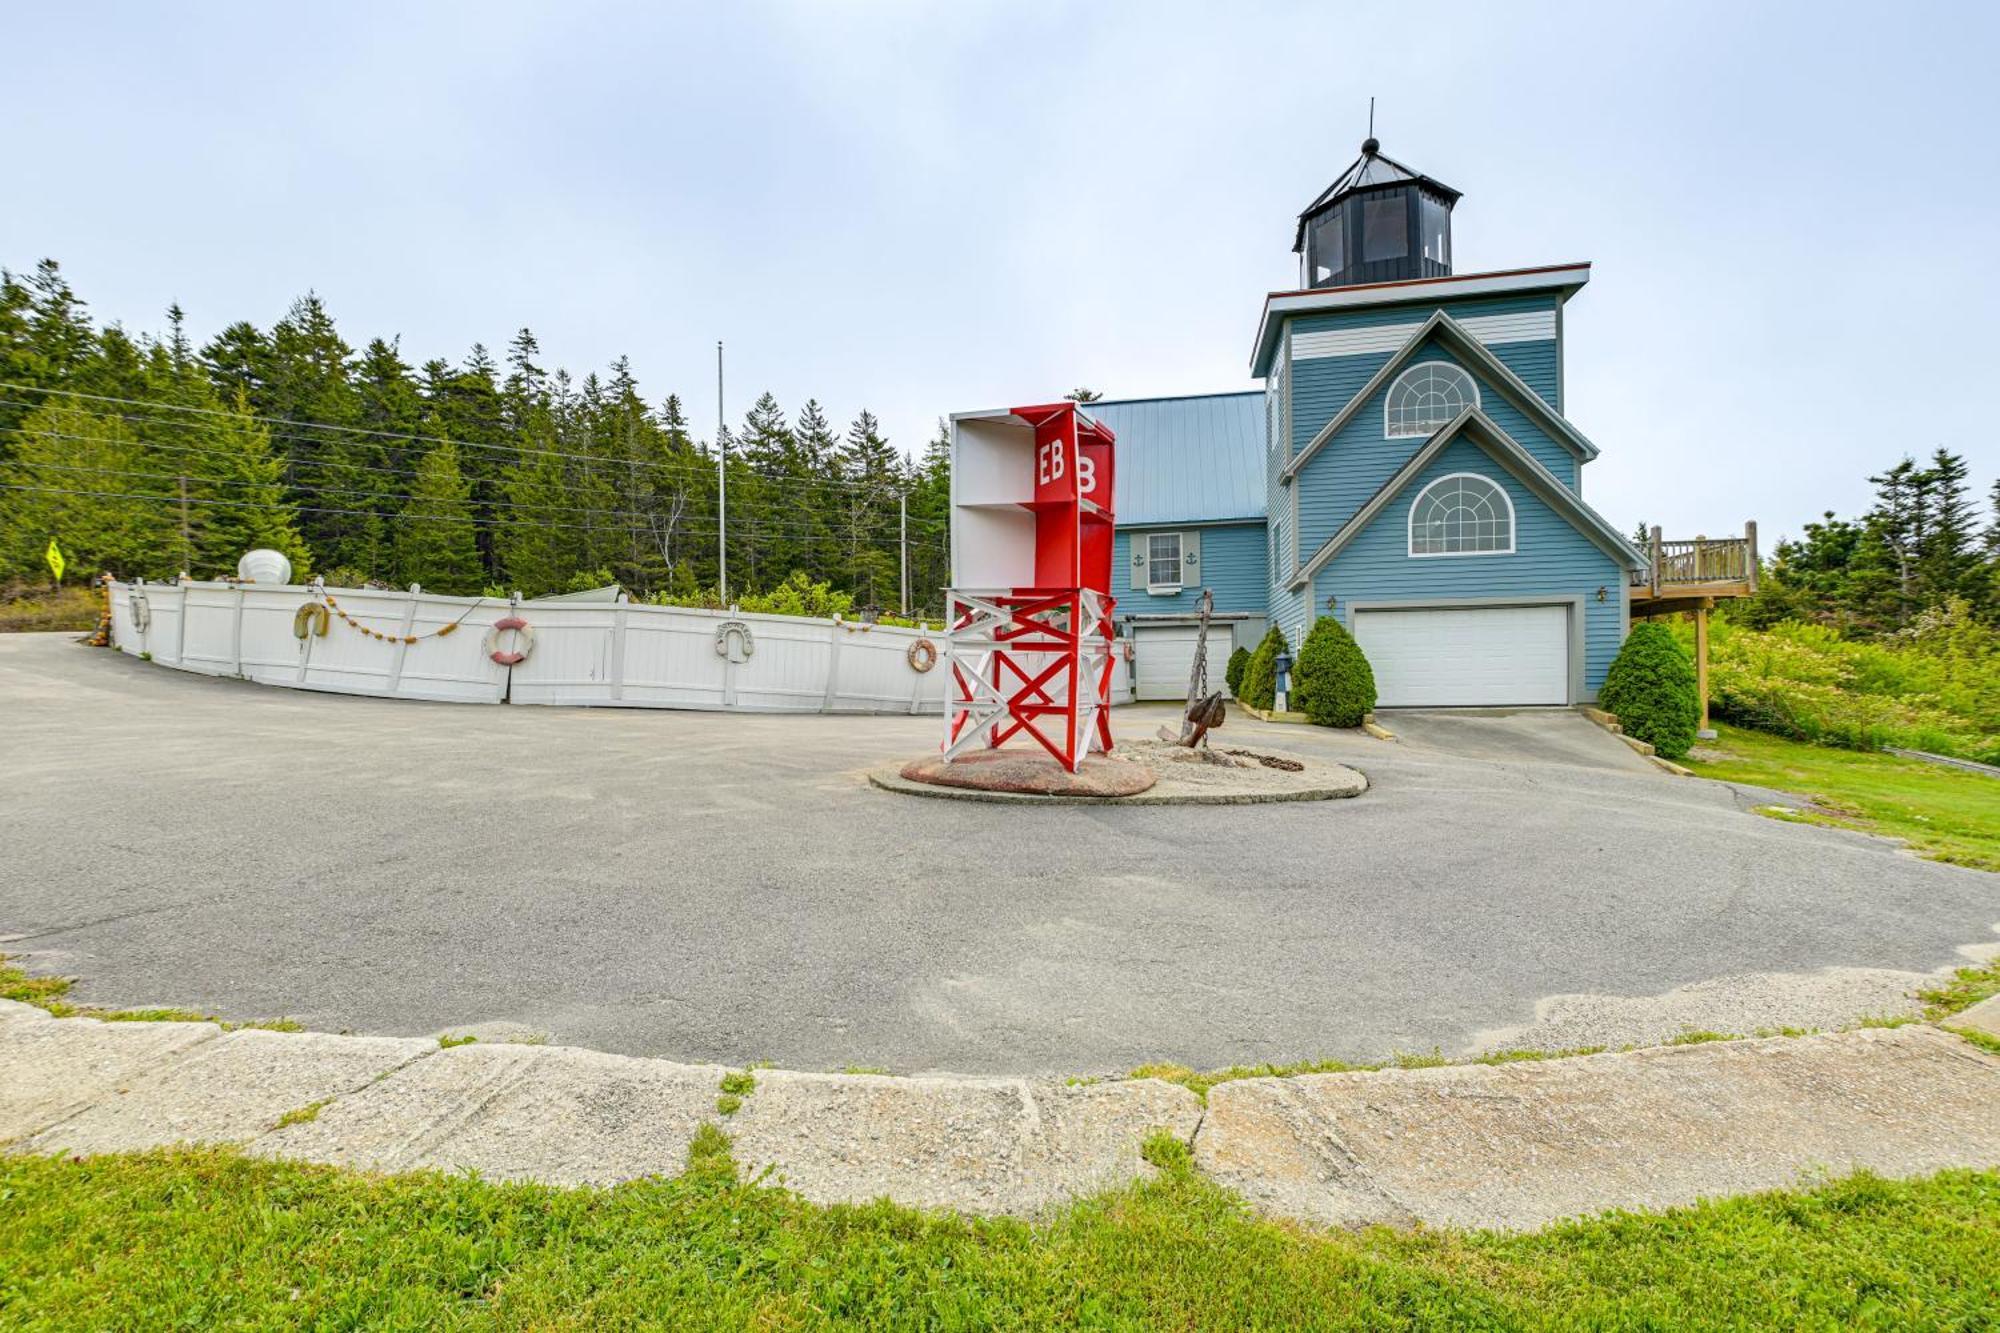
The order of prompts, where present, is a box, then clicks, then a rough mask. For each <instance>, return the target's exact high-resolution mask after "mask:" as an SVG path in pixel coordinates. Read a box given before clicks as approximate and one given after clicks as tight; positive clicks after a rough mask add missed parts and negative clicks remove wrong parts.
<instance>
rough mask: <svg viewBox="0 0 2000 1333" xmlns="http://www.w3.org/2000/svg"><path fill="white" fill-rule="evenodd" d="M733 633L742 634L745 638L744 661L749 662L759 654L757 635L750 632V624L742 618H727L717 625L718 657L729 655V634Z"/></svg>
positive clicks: (716, 650) (716, 652) (716, 648)
mask: <svg viewBox="0 0 2000 1333" xmlns="http://www.w3.org/2000/svg"><path fill="white" fill-rule="evenodd" d="M732 634H738V635H741V636H742V638H743V660H744V661H746V662H747V661H749V660H750V659H751V658H753V657H755V656H756V655H757V636H756V635H755V634H752V633H751V632H750V626H749V625H748V624H747V623H746V622H744V621H741V620H725V621H723V622H722V623H721V624H720V625H717V626H716V627H715V655H716V656H717V657H728V656H729V636H730V635H732Z"/></svg>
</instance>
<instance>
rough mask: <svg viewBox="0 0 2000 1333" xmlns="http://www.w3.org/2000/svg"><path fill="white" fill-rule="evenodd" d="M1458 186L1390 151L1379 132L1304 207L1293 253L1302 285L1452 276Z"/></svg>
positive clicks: (1336, 284) (1341, 285)
mask: <svg viewBox="0 0 2000 1333" xmlns="http://www.w3.org/2000/svg"><path fill="white" fill-rule="evenodd" d="M1458 197H1459V192H1458V191H1457V190H1454V189H1452V188H1451V187H1450V186H1449V185H1446V184H1445V183H1444V182H1443V181H1438V180H1433V179H1431V178H1430V177H1429V176H1426V175H1424V174H1423V173H1422V172H1420V171H1413V170H1411V169H1410V168H1409V167H1406V166H1404V165H1403V164H1402V163H1400V162H1398V161H1396V160H1395V159H1394V158H1392V157H1386V156H1384V155H1383V153H1382V145H1381V143H1380V142H1379V141H1378V140H1376V139H1374V138H1373V137H1370V138H1367V139H1364V140H1362V142H1361V156H1360V157H1358V158H1356V159H1355V161H1354V165H1352V166H1350V167H1349V168H1348V169H1347V170H1346V171H1343V172H1342V173H1341V174H1340V178H1339V179H1338V180H1336V181H1334V183H1333V184H1331V185H1329V186H1327V187H1326V189H1325V190H1323V191H1321V192H1320V196H1319V198H1317V199H1315V200H1313V201H1312V204H1311V206H1310V207H1308V208H1307V209H1306V211H1305V212H1303V213H1301V214H1299V228H1298V233H1297V235H1296V236H1295V237H1294V238H1293V241H1292V252H1293V253H1294V254H1296V255H1298V257H1299V286H1300V287H1301V288H1308V289H1309V288H1314V287H1347V286H1352V285H1354V284H1356V283H1364V282H1400V281H1404V280H1407V279H1410V278H1442V277H1449V276H1450V275H1451V209H1452V205H1454V204H1456V203H1457V202H1458Z"/></svg>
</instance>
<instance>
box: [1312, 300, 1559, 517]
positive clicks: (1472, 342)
mask: <svg viewBox="0 0 2000 1333" xmlns="http://www.w3.org/2000/svg"><path fill="white" fill-rule="evenodd" d="M1432 338H1436V339H1437V340H1438V341H1439V342H1441V343H1442V344H1444V345H1445V346H1446V347H1448V348H1449V349H1451V351H1452V352H1454V353H1456V354H1457V355H1458V357H1459V358H1460V360H1461V361H1463V362H1464V363H1465V367H1466V369H1468V370H1471V371H1474V372H1475V373H1477V374H1479V375H1480V376H1481V377H1482V378H1483V379H1485V380H1486V381H1487V382H1488V383H1490V384H1491V385H1492V386H1493V388H1494V389H1496V390H1498V391H1499V393H1500V394H1501V395H1502V396H1503V397H1505V398H1506V399H1507V401H1508V402H1510V403H1512V404H1513V405H1514V407H1516V408H1517V409H1519V410H1520V412H1521V413H1522V414H1523V415H1524V416H1526V417H1527V418H1528V419H1529V420H1530V421H1532V422H1534V423H1535V424H1536V425H1537V426H1540V427H1541V428H1542V429H1543V430H1544V431H1546V432H1547V433H1548V434H1549V436H1550V438H1552V439H1554V440H1556V441H1557V442H1558V443H1560V444H1561V445H1563V446H1564V447H1565V448H1567V449H1569V450H1570V451H1571V452H1572V453H1574V454H1575V455H1576V456H1577V457H1578V458H1579V459H1581V460H1583V461H1584V462H1586V463H1587V462H1589V461H1590V460H1591V459H1593V458H1595V457H1597V454H1598V448H1597V446H1596V445H1594V444H1592V443H1591V442H1590V440H1589V438H1588V437H1587V436H1585V435H1584V433H1583V432H1582V431H1580V430H1578V429H1577V428H1576V427H1575V426H1572V425H1571V424H1570V423H1569V419H1568V418H1566V417H1564V416H1563V415H1562V413H1560V412H1558V411H1556V410H1555V409H1554V408H1553V407H1550V406H1549V404H1548V402H1547V400H1545V399H1544V398H1543V397H1542V396H1541V395H1540V394H1538V393H1536V392H1535V391H1534V390H1533V389H1532V388H1530V387H1529V386H1528V384H1527V382H1526V381H1524V380H1523V379H1522V378H1521V377H1520V376H1519V375H1516V374H1515V373H1514V372H1513V370H1512V369H1511V368H1510V367H1509V366H1508V365H1507V363H1506V362H1505V361H1502V360H1501V359H1500V358H1499V357H1498V356H1495V355H1494V354H1493V351H1492V349H1490V348H1488V347H1487V346H1486V345H1485V344H1484V343H1482V342H1480V341H1479V340H1478V339H1477V338H1475V337H1473V336H1472V335H1471V334H1470V333H1468V332H1467V331H1466V329H1465V326H1464V325H1463V324H1460V323H1459V322H1458V321H1457V320H1455V319H1453V318H1452V317H1451V316H1450V315H1447V314H1446V313H1445V312H1444V311H1442V310H1439V311H1437V312H1436V313H1434V314H1433V315H1432V316H1431V317H1430V318H1429V319H1427V320H1425V321H1424V322H1423V324H1422V325H1421V326H1419V327H1418V329H1417V331H1416V332H1415V333H1412V334H1411V335H1410V337H1409V339H1408V340H1407V341H1406V342H1404V344H1403V345H1402V346H1401V347H1400V348H1398V349H1397V350H1396V352H1395V354H1394V355H1393V356H1391V357H1390V358H1389V359H1388V360H1387V361H1385V362H1383V363H1382V368H1381V369H1380V370H1378V371H1376V372H1375V373H1374V374H1373V375H1371V376H1369V378H1368V382H1367V383H1366V384H1363V385H1362V386H1361V388H1360V389H1359V390H1358V391H1357V392H1356V393H1355V395H1354V396H1353V397H1352V398H1350V399H1348V400H1347V406H1345V407H1343V408H1341V409H1340V410H1339V411H1338V412H1336V413H1334V414H1333V417H1332V419H1331V420H1329V421H1328V422H1327V423H1326V424H1325V425H1324V426H1322V427H1320V429H1319V432H1318V433H1317V434H1315V435H1314V436H1313V437H1312V439H1311V440H1310V441H1308V442H1307V443H1306V446H1305V448H1303V449H1301V450H1299V452H1298V453H1297V454H1296V455H1294V456H1293V458H1292V461H1291V462H1289V463H1287V464H1286V465H1285V468H1284V470H1283V471H1282V472H1280V473H1279V474H1278V481H1279V483H1280V484H1282V485H1287V486H1288V485H1290V484H1291V483H1292V481H1293V479H1294V478H1296V477H1297V476H1298V474H1299V471H1300V469H1302V468H1303V467H1305V465H1306V464H1307V463H1308V462H1310V461H1311V460H1312V458H1313V456H1314V455H1315V454H1317V453H1318V452H1319V451H1320V450H1321V449H1324V448H1325V447H1326V446H1327V445H1328V444H1329V443H1330V442H1331V441H1332V440H1333V438H1334V437H1335V436H1336V435H1338V434H1340V432H1341V431H1342V430H1343V429H1345V428H1346V426H1347V424H1348V423H1349V422H1351V421H1353V420H1354V418H1355V417H1356V416H1358V415H1359V414H1360V412H1361V410H1362V409H1363V408H1364V407H1366V406H1367V405H1368V403H1369V401H1370V400H1372V399H1373V398H1374V397H1375V395H1376V394H1378V393H1381V392H1382V391H1383V390H1384V389H1386V388H1387V387H1388V386H1389V384H1390V383H1391V382H1392V381H1394V379H1395V378H1396V376H1397V375H1399V374H1401V373H1402V372H1403V371H1404V370H1406V369H1408V368H1409V366H1410V363H1411V362H1412V361H1414V360H1415V359H1416V354H1417V352H1418V351H1419V350H1420V349H1421V348H1422V347H1423V345H1424V344H1425V343H1426V342H1427V341H1429V340H1430V339H1432Z"/></svg>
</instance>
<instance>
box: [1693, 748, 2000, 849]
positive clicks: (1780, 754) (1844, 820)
mask: <svg viewBox="0 0 2000 1333" xmlns="http://www.w3.org/2000/svg"><path fill="white" fill-rule="evenodd" d="M1717 730H1718V731H1719V732H1720V733H1721V736H1720V739H1719V740H1715V741H1710V742H1706V746H1707V748H1710V749H1719V750H1723V751H1726V752H1727V753H1728V754H1729V756H1730V757H1729V758H1727V759H1723V760H1717V761H1711V762H1703V761H1701V760H1698V759H1693V758H1690V759H1688V760H1687V761H1686V762H1687V766H1688V767H1689V768H1691V769H1693V770H1694V771H1695V772H1696V773H1698V774H1700V775H1701V776H1702V777H1705V778H1721V779H1723V780H1725V781H1730V782H1747V783H1751V784H1753V785H1755V786H1760V787H1776V788H1778V789H1779V790H1781V791H1790V792H1797V793H1798V794H1799V795H1801V796H1806V797H1810V798H1811V799H1812V800H1813V801H1814V803H1815V804H1817V805H1819V806H1822V807H1824V808H1825V809H1826V810H1827V811H1829V812H1831V813H1824V814H1823V813H1819V812H1817V811H1800V812H1799V813H1798V814H1796V815H1785V816H1781V818H1787V819H1798V820H1802V821H1805V822H1808V823H1814V824H1830V825H1833V826H1835V827H1839V828H1855V829H1861V830H1863V831H1864V832H1868V833H1886V834H1888V835H1890V836H1892V837H1897V838H1902V839H1904V840H1905V841H1907V842H1908V843H1909V844H1910V845H1911V846H1912V847H1914V848H1916V849H1917V850H1918V851H1920V852H1922V853H1923V854H1924V855H1925V856H1929V857H1932V858H1933V859H1935V860H1939V861H1951V862H1954V863H1956V864H1958V865H1966V866H1977V867H1979V868H1980V869H1982V870H2000V778H1991V777H1987V776H1986V775H1984V774H1981V773H1969V772H1965V771H1963V770H1960V769H1955V768H1946V767H1944V766H1943V765H1940V764H1926V763H1922V762H1920V761H1918V760H1914V759H1898V758H1896V757H1895V756H1894V755H1887V754H1864V753H1862V752H1860V751H1858V750H1835V749H1831V748H1828V747H1826V746H1820V745H1805V744H1802V743H1800V742H1798V741H1788V740H1784V739H1782V738H1780V737H1777V736H1767V735H1765V734H1764V733H1762V732H1756V731H1744V730H1742V729H1740V728H1737V727H1720V728H1718V729H1717Z"/></svg>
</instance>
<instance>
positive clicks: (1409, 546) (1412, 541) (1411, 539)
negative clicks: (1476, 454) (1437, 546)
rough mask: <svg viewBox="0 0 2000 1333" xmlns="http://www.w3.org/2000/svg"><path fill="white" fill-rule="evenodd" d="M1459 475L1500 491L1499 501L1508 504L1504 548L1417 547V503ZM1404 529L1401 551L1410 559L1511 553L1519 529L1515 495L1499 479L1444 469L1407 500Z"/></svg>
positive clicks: (1456, 557)
mask: <svg viewBox="0 0 2000 1333" xmlns="http://www.w3.org/2000/svg"><path fill="white" fill-rule="evenodd" d="M1461 477H1470V478H1472V479H1473V480H1474V481H1483V482H1485V483H1486V484H1487V485H1488V486H1491V487H1492V488H1493V489H1494V490H1496V491H1498V492H1499V493H1500V503H1502V504H1504V505H1506V506H1507V545H1506V548H1505V549H1504V550H1495V551H1419V550H1418V549H1417V506H1418V505H1420V504H1422V503H1423V502H1424V497H1425V496H1426V495H1429V494H1430V493H1431V492H1432V491H1434V490H1436V489H1437V488H1438V487H1440V486H1442V485H1444V484H1445V483H1446V482H1448V481H1457V480H1459V479H1460V478H1461ZM1404 528H1405V533H1404V541H1403V550H1404V553H1405V554H1407V555H1408V556H1409V557H1410V559H1412V560H1465V559H1471V558H1474V557H1477V556H1482V555H1512V554H1514V544H1515V542H1516V540H1517V539H1518V533H1519V529H1518V527H1517V525H1516V524H1515V521H1514V497H1513V496H1511V495H1509V494H1507V488H1506V487H1505V486H1502V485H1501V484H1500V483H1499V482H1497V481H1495V480H1493V478H1491V477H1489V476H1486V475H1484V474H1483V473H1478V472H1447V473H1446V474H1445V475H1444V476H1442V477H1439V478H1437V479H1436V480H1435V481H1432V482H1430V483H1429V484H1427V485H1426V486H1425V487H1424V488H1423V489H1422V490H1420V491H1418V492H1417V494H1416V498H1415V499H1413V500H1411V501H1410V512H1409V513H1408V515H1406V516H1405V518H1404Z"/></svg>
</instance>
